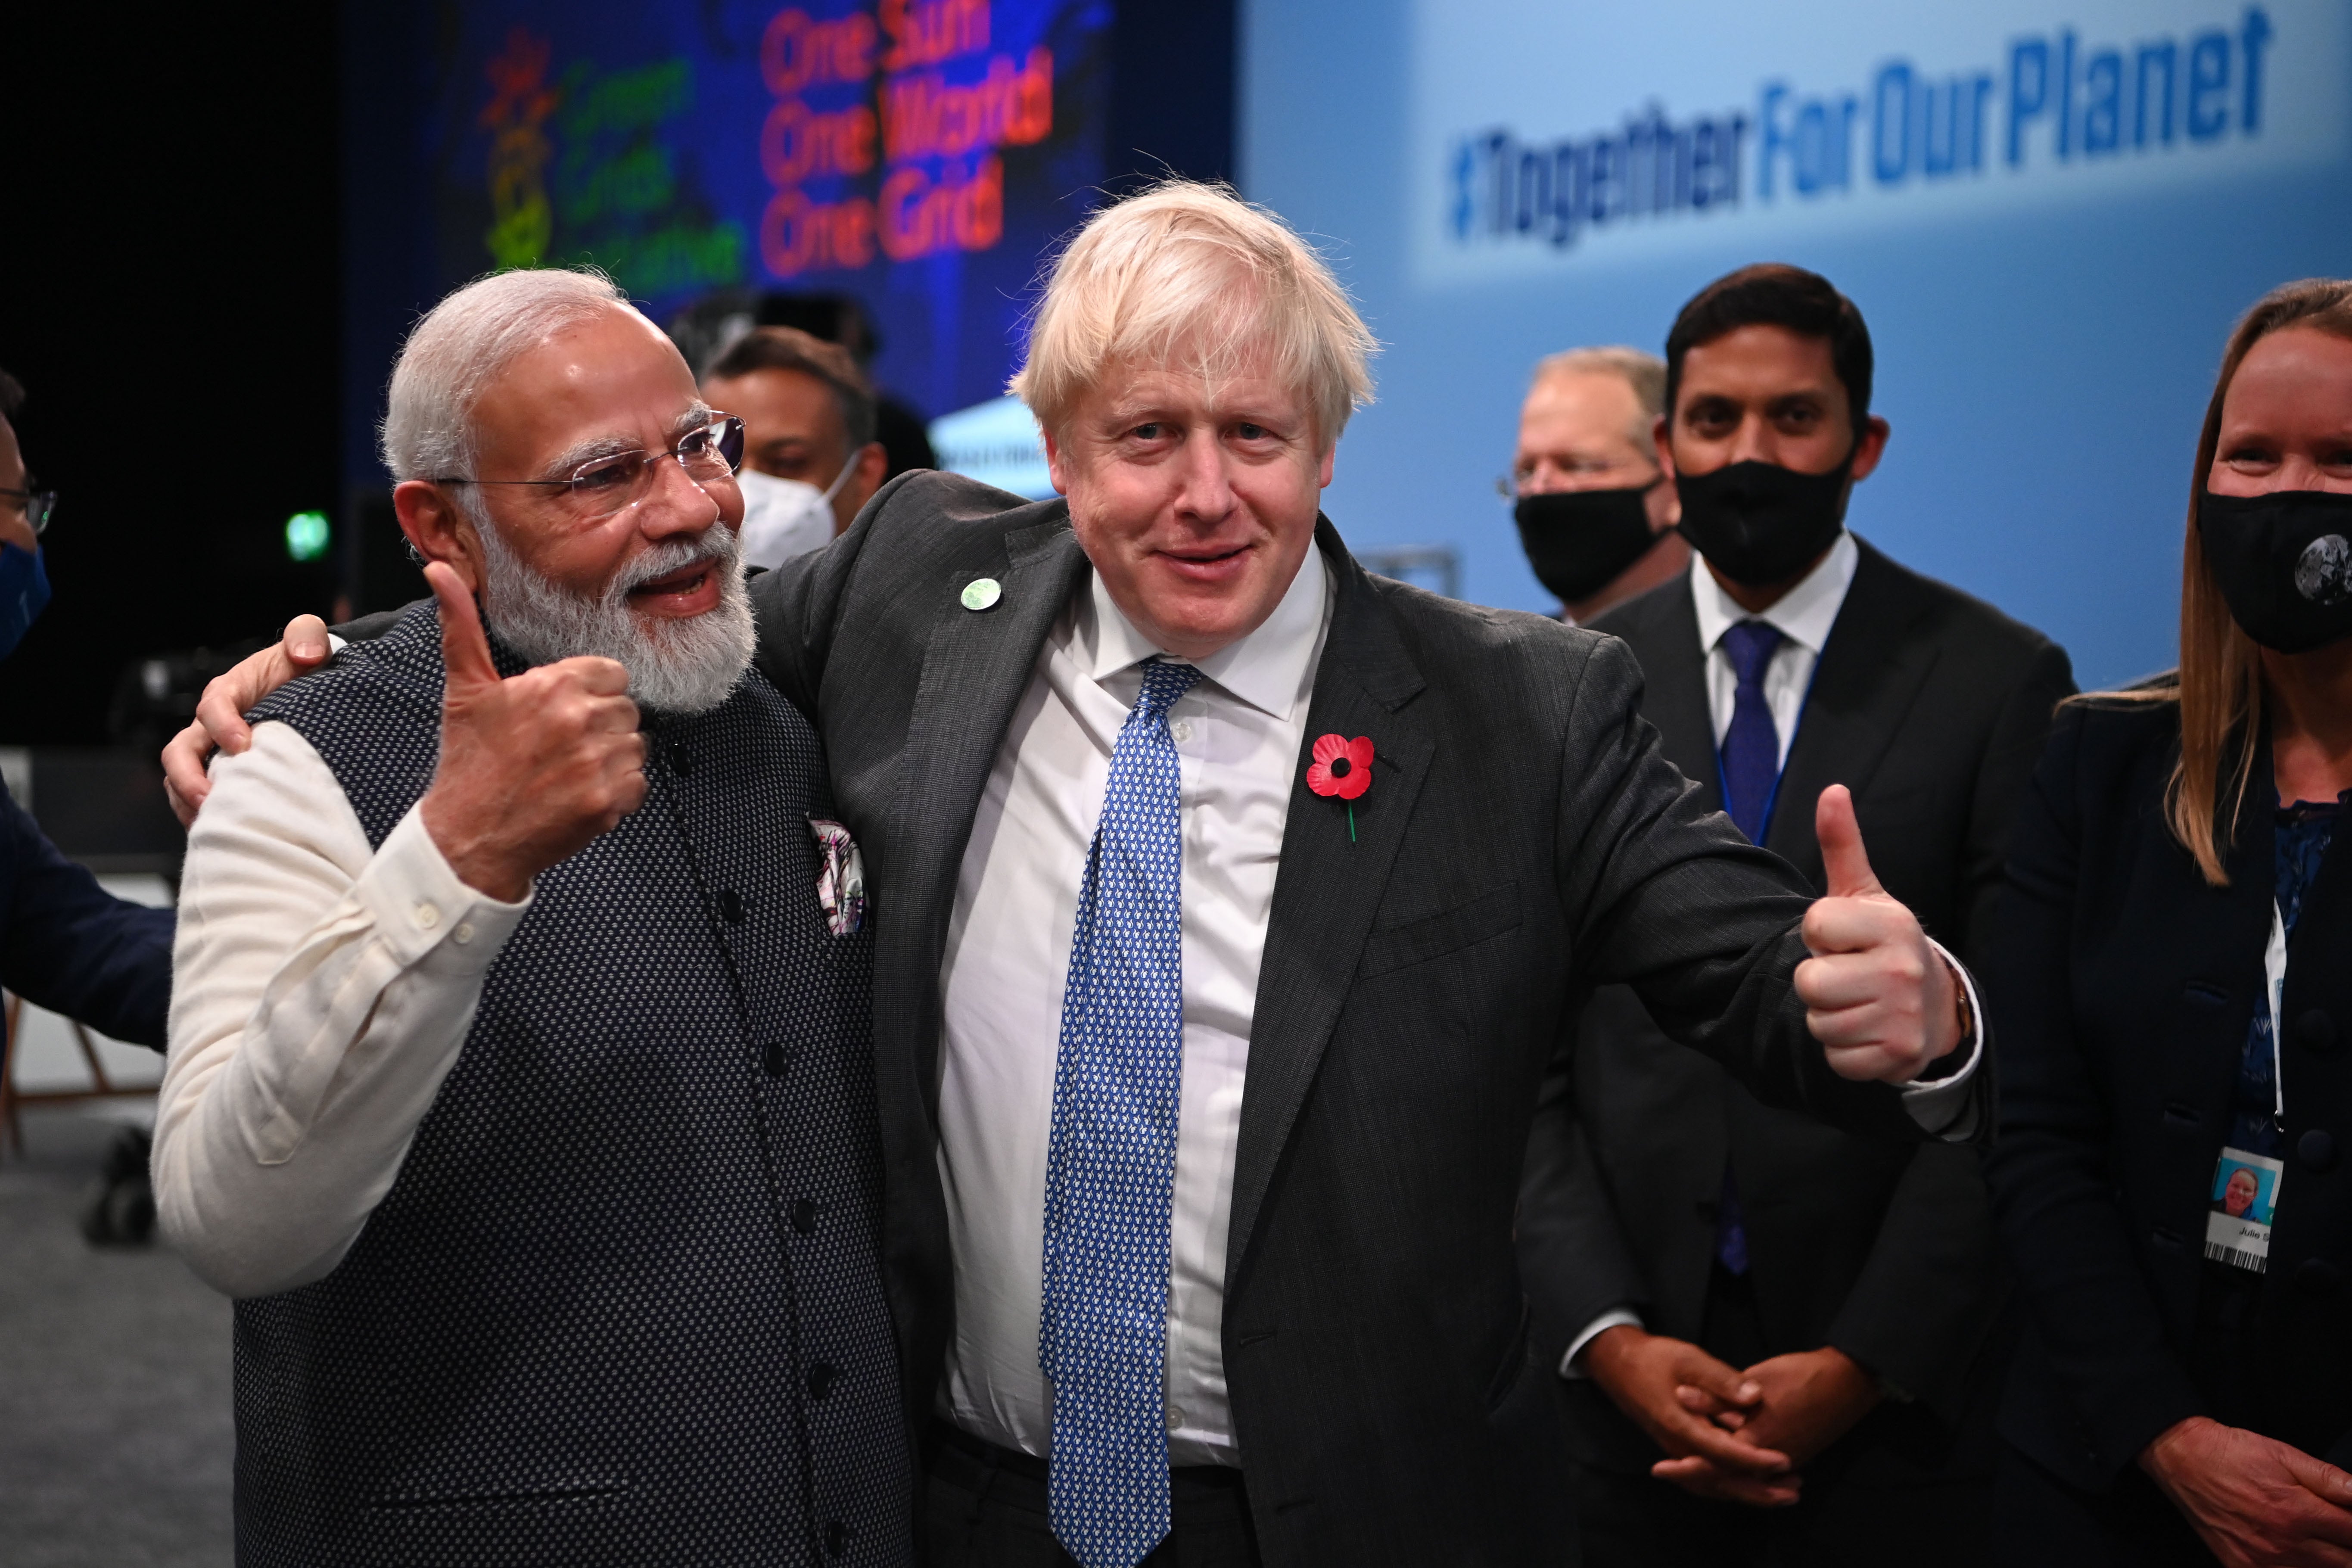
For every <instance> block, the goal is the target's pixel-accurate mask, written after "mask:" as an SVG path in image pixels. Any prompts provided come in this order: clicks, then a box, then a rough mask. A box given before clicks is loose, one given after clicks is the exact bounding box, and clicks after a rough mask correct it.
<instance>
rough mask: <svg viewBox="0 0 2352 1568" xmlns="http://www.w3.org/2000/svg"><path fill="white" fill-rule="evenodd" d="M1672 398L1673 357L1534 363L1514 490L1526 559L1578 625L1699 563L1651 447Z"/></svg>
mask: <svg viewBox="0 0 2352 1568" xmlns="http://www.w3.org/2000/svg"><path fill="white" fill-rule="evenodd" d="M1665 405H1666V363H1665V361H1664V360H1662V359H1660V358H1658V356H1657V355H1655V354H1647V353H1643V352H1642V351H1641V350H1640V349H1629V348H1599V349H1570V350H1569V351H1568V352H1567V353H1557V354H1553V355H1552V356H1550V357H1549V359H1546V360H1545V361H1544V362H1543V363H1540V364H1538V365H1537V366H1536V374H1535V384H1533V385H1532V386H1530V387H1528V401H1527V404H1526V405H1525V406H1524V407H1522V408H1521V409H1520V410H1519V447H1518V451H1517V454H1516V455H1515V456H1514V457H1513V458H1512V459H1511V477H1510V479H1509V480H1508V481H1507V483H1506V486H1505V493H1506V494H1507V495H1509V496H1510V497H1511V498H1512V499H1513V500H1514V502H1515V504H1514V505H1513V507H1512V509H1511V515H1512V517H1513V519H1514V520H1515V521H1517V523H1518V527H1519V543H1520V544H1521V546H1522V547H1524V548H1525V549H1526V551H1527V552H1528V564H1529V565H1530V566H1533V567H1534V568H1535V573H1536V576H1537V578H1538V580H1539V581H1540V582H1541V583H1542V584H1543V585H1544V586H1545V587H1547V588H1549V589H1550V590H1551V591H1552V592H1553V593H1554V594H1556V595H1559V602H1560V619H1562V620H1564V621H1566V622H1567V623H1568V624H1569V625H1570V626H1586V625H1590V624H1591V621H1592V618H1593V617H1594V616H1598V615H1601V613H1602V612H1604V611H1606V610H1608V609H1609V608H1610V607H1611V606H1612V605H1620V604H1622V603H1623V602H1624V601H1626V600H1627V599H1630V598H1632V597H1633V596H1634V595H1637V594H1645V593H1647V592H1649V590H1651V589H1652V588H1654V587H1656V586H1657V585H1658V584H1661V583H1664V582H1666V581H1667V580H1669V579H1670V578H1674V577H1676V576H1679V575H1681V574H1682V571H1683V568H1684V567H1685V566H1687V565H1688V564H1689V563H1690V546H1689V545H1688V544H1686V543H1685V542H1684V541H1683V536H1682V535H1681V534H1679V533H1677V532H1675V519H1676V518H1677V517H1679V516H1680V515H1681V509H1680V508H1679V507H1678V506H1676V504H1675V487H1674V486H1673V485H1672V484H1671V483H1669V482H1667V479H1666V477H1665V470H1664V468H1660V467H1659V465H1658V458H1657V452H1656V449H1655V447H1654V446H1653V445H1652V442H1651V430H1652V427H1653V426H1655V425H1656V424H1657V422H1658V416H1659V415H1661V414H1663V413H1664V412H1665Z"/></svg>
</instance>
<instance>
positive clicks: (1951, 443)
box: [1239, 0, 2352, 682]
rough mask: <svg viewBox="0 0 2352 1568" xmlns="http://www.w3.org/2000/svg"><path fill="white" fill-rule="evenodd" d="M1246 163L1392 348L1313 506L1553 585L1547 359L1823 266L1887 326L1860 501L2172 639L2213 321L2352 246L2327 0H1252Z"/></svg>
mask: <svg viewBox="0 0 2352 1568" xmlns="http://www.w3.org/2000/svg"><path fill="white" fill-rule="evenodd" d="M1242 81H1243V83H1244V99H1243V102H1244V110H1243V118H1242V125H1241V131H1240V136H1239V145H1240V148H1241V163H1242V177H1243V180H1244V184H1245V186H1246V188H1247V191H1248V193H1249V194H1250V195H1252V196H1254V197H1255V198H1256V199H1258V200H1260V201H1263V202H1265V203H1267V204H1268V205H1272V206H1273V207H1275V208H1276V210H1278V211H1280V212H1281V213H1283V214H1284V215H1285V216H1287V217H1288V218H1290V219H1291V220H1292V221H1293V222H1294V223H1296V224H1297V225H1298V226H1300V227H1301V228H1303V229H1305V230H1307V231H1308V232H1310V233H1312V234H1315V235H1317V236H1319V237H1322V238H1323V239H1324V240H1325V241H1326V242H1327V247H1328V249H1329V250H1330V252H1331V253H1332V254H1333V255H1334V256H1335V258H1337V259H1338V260H1339V263H1340V266H1341V270H1342V276H1343V277H1344V278H1345V279H1346V280H1347V282H1348V283H1349V286H1350V288H1351V289H1353V290H1354V291H1355V293H1356V295H1357V297H1358V299H1359V300H1360V303H1361V305H1362V306H1363V308H1364V310H1365V313H1366V315H1367V316H1368V318H1369V319H1370V321H1371V323H1372V327H1373V330H1374V331H1376V332H1377V333H1379V334H1380V336H1381V338H1382V340H1383V341H1384V342H1385V343H1386V345H1387V346H1386V352H1385V353H1384V354H1383V356H1382V359H1381V367H1380V374H1381V401H1380V402H1379V403H1378V404H1377V405H1374V406H1373V407H1371V408H1370V409H1368V410H1366V411H1365V412H1364V413H1363V414H1361V415H1360V416H1359V417H1358V420H1357V423H1356V424H1355V425H1354V426H1352V427H1351V428H1350V431H1349V437H1348V439H1347V441H1346V442H1345V443H1344V444H1343V446H1342V447H1341V449H1340V454H1339V465H1338V479H1337V482H1336V483H1335V485H1334V487H1333V489H1332V490H1331V491H1330V492H1329V494H1328V496H1327V498H1326V500H1327V508H1328V510H1329V512H1330V513H1331V516H1332V518H1333V519H1334V521H1337V522H1338V523H1339V526H1340V527H1341V528H1342V530H1343V531H1346V532H1347V533H1348V535H1349V539H1350V541H1351V542H1353V543H1355V544H1357V545H1358V546H1360V547H1363V546H1383V545H1388V546H1402V545H1409V544H1450V545H1452V546H1454V548H1455V549H1456V550H1457V551H1458V552H1460V554H1461V556H1462V558H1463V561H1464V565H1465V573H1464V579H1463V591H1464V592H1465V594H1466V595H1468V596H1469V597H1471V598H1474V599H1478V600H1482V601H1485V602H1486V603H1490V604H1497V605H1514V606H1520V607H1526V608H1549V595H1546V594H1545V593H1544V592H1543V590H1542V588H1541V587H1540V586H1539V585H1538V584H1537V583H1536V582H1535V580H1534V577H1533V576H1532V574H1530V573H1529V572H1528V569H1527V566H1526V564H1525V562H1524V561H1523V559H1522V558H1521V556H1520V553H1519V551H1518V548H1517V539H1516V536H1515V534H1514V531H1513V530H1512V528H1511V524H1510V520H1509V515H1508V512H1507V510H1506V503H1504V502H1502V501H1501V500H1498V499H1496V495H1495V489H1494V480H1495V479H1496V476H1497V475H1499V474H1501V473H1503V472H1504V471H1505V469H1506V468H1507V467H1508V464H1509V461H1510V456H1511V449H1512V444H1513V440H1514V437H1515V435H1516V431H1517V409H1518V405H1519V401H1520V399H1521V397H1522V395H1524V393H1525V391H1526V387H1527V381H1528V372H1529V370H1530V369H1531V368H1532V366H1533V365H1534V363H1535V362H1536V361H1537V360H1538V359H1539V358H1540V357H1542V356H1543V355H1544V354H1546V353H1550V352H1553V351H1555V350H1559V349H1563V348H1568V347H1570V346H1574V345H1578V344H1586V343H1614V342H1625V343H1633V344H1635V345H1638V346H1641V347H1644V348H1647V349H1650V350H1652V351H1653V352H1656V351H1658V350H1659V349H1660V348H1662V346H1663V344H1664V338H1665V333H1666V329H1667V327H1668V325H1669V324H1670V323H1671V321H1673V319H1674V315H1675V310H1677V308H1679V306H1680V305H1681V304H1682V302H1683V301H1684V300H1686V299H1688V298H1689V297H1690V295H1691V294H1693V293H1694V292H1696V290H1697V289H1698V288H1699V287H1700V286H1701V285H1703V284H1705V283H1706V281H1707V280H1709V279H1712V278H1715V277H1717V276H1719V275H1720V274H1722V273H1724V272H1726V271H1728V270H1729V269H1731V268H1734V267H1737V266H1739V265H1742V264H1744V263H1747V262H1750V261H1759V260H1785V261H1793V262H1796V263H1798V264H1800V265H1802V266H1807V267H1811V268H1816V269H1817V270H1819V271H1822V272H1823V273H1825V274H1827V275H1828V276H1829V277H1830V278H1831V279H1832V280H1833V281H1834V282H1836V283H1837V284H1838V285H1839V286H1840V287H1841V288H1843V289H1844V290H1845V291H1846V292H1847V293H1848V294H1849V295H1851V296H1852V297H1853V299H1854V300H1855V301H1856V302H1857V303H1858V304H1859V305H1860V306H1861V307H1862V310H1863V311H1864V315H1865V316H1866V318H1867V319H1868V321H1869V322H1870V325H1871V329H1872V334H1873V337H1874V340H1875V343H1876V347H1877V351H1878V374H1877V389H1876V392H1875V394H1874V399H1873V402H1874V408H1875V411H1876V412H1879V413H1881V414H1884V415H1885V416H1886V417H1887V418H1888V419H1889V420H1890V421H1891V422H1892V424H1893V426H1894V438H1893V441H1892V443H1891V444H1890V446H1889V447H1888V449H1887V456H1886V460H1885V465H1884V467H1882V468H1881V469H1880V470H1879V471H1878V473H1877V474H1875V475H1874V476H1873V477H1872V478H1871V479H1869V480H1868V481H1867V482H1866V483H1864V484H1863V485H1861V486H1859V487H1857V488H1856V489H1855V492H1854V500H1853V510H1852V512H1851V514H1850V515H1851V519H1852V521H1853V526H1854V528H1855V529H1856V531H1859V532H1861V533H1863V534H1864V535H1866V536H1868V537H1869V538H1871V539H1873V540H1874V542H1878V543H1880V544H1882V545H1884V546H1885V547H1886V548H1887V549H1889V550H1890V551H1891V552H1893V553H1895V555H1896V556H1897V557H1898V558H1900V559H1902V560H1904V561H1906V563H1910V564H1912V565H1915V566H1916V567H1918V568H1920V569H1922V570H1924V571H1927V572H1929V573H1932V574H1936V575H1937V576H1940V577H1943V578H1945V579H1947V580H1948V581H1951V582H1953V583H1956V584H1959V585H1960V586H1962V587H1965V588H1968V589H1969V590H1971V591H1973V592H1975V593H1977V594H1979V595H1983V596H1985V597H1987V598H1990V599H1991V600H1992V601H1994V602H1995V603H1997V604H1999V605H2001V606H2002V607H2003V608H2004V609H2006V610H2008V611H2010V612H2011V614H2013V615H2016V616H2020V617H2021V618H2023V619H2025V620H2028V621H2031V622H2033V623H2035V624H2037V625H2039V626H2042V627H2043V628H2045V629H2046V630H2048V631H2049V632H2050V633H2051V634H2052V635H2053V636H2055V637H2059V638H2060V639H2061V640H2063V641H2064V642H2065V643H2066V644H2067V645H2068V647H2070V648H2071V649H2072V650H2073V652H2074V656H2075V659H2076V664H2077V668H2078V671H2079V672H2080V674H2081V675H2082V676H2083V678H2084V679H2085V680H2086V681H2095V682H2104V681H2113V680H2117V679H2124V678H2126V677H2129V676H2132V675H2135V674H2137V673H2140V672H2143V671H2147V670H2150V669H2153V668H2158V667H2161V666H2164V665H2167V664H2169V663H2170V662H2171V661H2172V658H2173V648H2174V640H2175V628H2174V616H2175V614H2176V605H2177V604H2178V595H2179V553H2180V533H2181V526H2182V523H2181V519H2182V515H2183V510H2184V508H2185V506H2186V502H2187V500H2188V491H2189V467H2190V463H2191V459H2192V457H2193V450H2194V445H2195V441H2196V435H2197V427H2198V424H2199V421H2200V418H2201V417H2202V414H2203V409H2204V405H2205V400H2206V397H2207V395H2208V394H2209V393H2210V389H2211V384H2212V375H2213V371H2214V367H2215V365H2216V363H2217V362H2218V360H2219V358H2220V353H2221V343H2222V340H2223V338H2224V337H2225V336H2226V335H2227V332H2228V331H2229V328H2230V325H2231V322H2232V321H2233V320H2234V319H2235V318H2236V316H2237V315H2238V314H2239V313H2240V312H2241V311H2242V310H2244V309H2245V307H2246V306H2247V305H2249V304H2251V303H2252V301H2253V300H2254V299H2255V298H2256V297H2257V296H2258V295H2260V294H2261V293H2262V292H2263V290H2264V289H2268V288H2270V287H2271V286H2273V285H2274V284H2276V283H2279V282H2282V281H2284V280H2286V279H2293V278H2300V277H2308V276H2313V275H2321V274H2324V275H2335V276H2342V275H2347V274H2352V13H2347V10H2346V8H2345V7H2344V6H2343V5H2341V4H2340V3H2339V0H2259V3H2256V4H2248V3H2246V0H1974V3H1972V4H1970V5H1934V6H1909V5H1885V4H1883V3H1880V0H1788V3H1787V4H1783V5H1769V6H1768V5H1753V4H1748V3H1747V0H1658V3H1656V4H1654V5H1646V6H1615V7H1606V6H1604V7H1601V8H1598V9H1596V8H1594V7H1591V6H1563V5H1553V4H1543V3H1538V0H1283V3H1281V4H1279V5H1275V4H1263V5H1253V6H1251V7H1249V8H1248V10H1247V12H1246V16H1245V23H1244V50H1243V70H1242Z"/></svg>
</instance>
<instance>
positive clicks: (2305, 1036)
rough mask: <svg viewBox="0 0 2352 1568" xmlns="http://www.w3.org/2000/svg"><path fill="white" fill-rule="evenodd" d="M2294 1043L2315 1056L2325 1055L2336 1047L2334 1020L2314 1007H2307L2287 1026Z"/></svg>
mask: <svg viewBox="0 0 2352 1568" xmlns="http://www.w3.org/2000/svg"><path fill="white" fill-rule="evenodd" d="M2289 1029H2290V1031H2291V1032H2292V1033H2293V1034H2294V1043H2295V1044H2296V1045H2298V1046H2301V1047H2303V1048H2304V1049H2305V1050H2306V1051H2309V1052H2311V1053H2312V1054H2313V1055H2315V1056H2323V1057H2324V1056H2327V1055H2329V1054H2330V1053H2332V1052H2333V1051H2334V1050H2335V1049H2336V1020H2335V1019H2333V1018H2331V1017H2329V1016H2327V1015H2326V1014H2325V1013H2323V1012H2321V1011H2320V1010H2319V1009H2318V1008H2316V1007H2307V1008H2305V1010H2304V1011H2303V1012H2302V1013H2300V1014H2298V1015H2297V1016H2296V1017H2295V1020H2294V1023H2293V1024H2292V1025H2290V1026H2289Z"/></svg>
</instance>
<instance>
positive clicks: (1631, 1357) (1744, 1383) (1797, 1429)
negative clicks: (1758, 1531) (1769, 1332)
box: [1583, 1324, 1879, 1508]
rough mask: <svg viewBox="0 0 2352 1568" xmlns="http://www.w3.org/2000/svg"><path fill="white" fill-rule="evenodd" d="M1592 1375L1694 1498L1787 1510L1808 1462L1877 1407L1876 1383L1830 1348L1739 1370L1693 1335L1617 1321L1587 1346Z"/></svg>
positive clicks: (1670, 1476)
mask: <svg viewBox="0 0 2352 1568" xmlns="http://www.w3.org/2000/svg"><path fill="white" fill-rule="evenodd" d="M1583 1362H1584V1370H1585V1373H1586V1375H1587V1376H1589V1377H1591V1379H1592V1381H1593V1382H1595V1383H1597V1384H1600V1385H1601V1392H1603V1393H1604V1394H1608V1395H1609V1397H1610V1399H1611V1400H1612V1401H1613V1402H1614V1403H1615V1404H1616V1405H1617V1407H1618V1408H1619V1409H1621V1410H1622V1411H1623V1412H1624V1413H1625V1414H1626V1415H1628V1416H1630V1417H1632V1419H1633V1423H1634V1424H1635V1425H1636V1426H1640V1427H1641V1428H1642V1430H1643V1432H1644V1433H1646V1434H1647V1435H1648V1436H1649V1437H1650V1440H1651V1441H1652V1442H1654V1443H1655V1444H1657V1446H1658V1447H1661V1448H1663V1449H1664V1450H1665V1452H1666V1458H1663V1459H1661V1460H1659V1461H1658V1462H1657V1463H1656V1464H1654V1465H1653V1466H1651V1467H1650V1473H1651V1474H1652V1475H1654V1476H1655V1477H1657V1478H1658V1479H1660V1480H1663V1481H1671V1482H1673V1483H1674V1484H1675V1486H1678V1487H1680V1488H1682V1489H1684V1490H1685V1491H1686V1492H1689V1493H1691V1494H1692V1495H1694V1496H1696V1497H1703V1498H1711V1499H1714V1500H1717V1501H1720V1502H1736V1503H1745V1504H1747V1505H1748V1506H1750V1507H1753V1508H1787V1507H1789V1506H1790V1504H1792V1503H1794V1502H1796V1501H1797V1500H1798V1499H1799V1498H1800V1497H1801V1495H1802V1489H1803V1486H1804V1476H1803V1473H1802V1468H1803V1467H1804V1466H1805V1465H1806V1464H1808V1463H1810V1462H1811V1460H1812V1459H1813V1458H1814V1457H1815V1456H1816V1455H1818V1454H1820V1453H1821V1451H1822V1449H1824V1448H1826V1447H1829V1446H1830V1445H1831V1444H1832V1443H1834V1442H1836V1441H1837V1439H1838V1438H1839V1437H1841V1436H1843V1435H1844V1434H1845V1433H1846V1431H1847V1430H1848V1429H1849V1428H1850V1427H1852V1426H1853V1424H1854V1423H1855V1422H1857V1421H1859V1420H1861V1419H1862V1418H1863V1417H1864V1415H1868V1414H1869V1413H1870V1411H1871V1409H1872V1408H1873V1407H1874V1405H1877V1403H1878V1400H1879V1391H1878V1386H1877V1384H1876V1383H1875V1381H1874V1380H1873V1379H1872V1377H1871V1376H1870V1374H1869V1373H1865V1372H1864V1371H1863V1369H1862V1368H1861V1367H1860V1366H1859V1365H1857V1364H1856V1363H1854V1362H1853V1359H1852V1358H1851V1357H1849V1356H1847V1355H1846V1354H1845V1353H1844V1352H1841V1351H1837V1350H1833V1349H1829V1348H1826V1347H1824V1348H1823V1349H1821V1350H1816V1351H1801V1352H1797V1353H1795V1354H1791V1355H1780V1356H1773V1357H1771V1358H1770V1359H1769V1360H1766V1361H1760V1362H1758V1363H1756V1364H1755V1365H1754V1366H1751V1367H1748V1368H1747V1369H1746V1370H1745V1371H1742V1370H1740V1369H1738V1368H1736V1367H1732V1366H1728V1365H1726V1364H1725V1363H1722V1362H1720V1361H1717V1359H1716V1358H1715V1357H1713V1356H1711V1355H1709V1354H1708V1353H1707V1352H1705V1351H1703V1350H1701V1349H1700V1348H1699V1347H1698V1346H1696V1345H1695V1344H1692V1343H1690V1342H1688V1341H1686V1340H1677V1339H1671V1338H1668V1337H1667V1336H1666V1335H1664V1334H1653V1333H1649V1332H1647V1331H1643V1330H1642V1329H1640V1328H1637V1327H1634V1326H1633V1325H1631V1324H1620V1325H1619V1326H1617V1327H1615V1328H1612V1329H1607V1330H1604V1331H1601V1333H1600V1334H1597V1335H1595V1336H1594V1338H1593V1340H1592V1342H1591V1344H1589V1345H1587V1346H1586V1347H1585V1348H1584V1352H1583Z"/></svg>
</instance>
